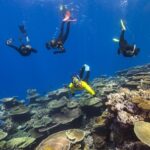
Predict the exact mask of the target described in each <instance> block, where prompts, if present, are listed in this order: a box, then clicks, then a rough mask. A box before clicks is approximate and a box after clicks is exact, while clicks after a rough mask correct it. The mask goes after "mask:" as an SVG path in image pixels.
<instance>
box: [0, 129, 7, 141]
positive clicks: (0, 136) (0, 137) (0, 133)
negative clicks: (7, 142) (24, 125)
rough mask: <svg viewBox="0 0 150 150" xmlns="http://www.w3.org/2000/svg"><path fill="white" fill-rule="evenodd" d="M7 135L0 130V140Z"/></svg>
mask: <svg viewBox="0 0 150 150" xmlns="http://www.w3.org/2000/svg"><path fill="white" fill-rule="evenodd" d="M6 136H7V133H6V132H4V131H3V130H0V140H3V139H4V138H5V137H6Z"/></svg>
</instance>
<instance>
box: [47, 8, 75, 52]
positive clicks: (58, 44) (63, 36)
mask: <svg viewBox="0 0 150 150" xmlns="http://www.w3.org/2000/svg"><path fill="white" fill-rule="evenodd" d="M70 17H71V13H70V11H66V12H65V17H64V19H63V20H62V24H61V29H60V33H59V36H58V37H57V38H56V39H52V40H51V41H48V42H47V43H46V44H45V46H46V48H47V49H48V50H50V49H57V50H56V51H54V52H53V53H54V54H58V53H64V52H65V51H66V50H65V48H64V43H65V42H66V40H67V38H68V35H69V31H70V22H71V21H76V19H74V20H71V19H70ZM65 24H66V31H65V32H64V28H65Z"/></svg>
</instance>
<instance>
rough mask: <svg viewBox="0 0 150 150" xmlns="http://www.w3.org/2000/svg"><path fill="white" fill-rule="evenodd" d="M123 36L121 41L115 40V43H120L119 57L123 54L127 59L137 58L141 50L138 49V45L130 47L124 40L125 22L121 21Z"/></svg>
mask: <svg viewBox="0 0 150 150" xmlns="http://www.w3.org/2000/svg"><path fill="white" fill-rule="evenodd" d="M121 27H122V31H121V35H120V39H119V40H118V39H115V38H114V39H113V40H114V41H115V42H119V48H118V55H120V54H122V55H123V56H125V57H133V56H137V55H138V53H139V51H140V49H139V48H137V47H136V45H135V44H134V45H129V44H128V42H127V41H126V40H125V39H124V33H125V31H126V28H125V26H124V23H123V21H122V20H121Z"/></svg>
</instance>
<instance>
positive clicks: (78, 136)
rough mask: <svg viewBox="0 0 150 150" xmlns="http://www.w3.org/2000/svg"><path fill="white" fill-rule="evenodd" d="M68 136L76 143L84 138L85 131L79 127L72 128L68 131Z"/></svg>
mask: <svg viewBox="0 0 150 150" xmlns="http://www.w3.org/2000/svg"><path fill="white" fill-rule="evenodd" d="M66 136H67V138H68V139H69V140H70V141H71V142H72V143H76V142H80V141H82V140H83V139H84V137H85V133H84V131H82V130H79V129H70V130H67V131H66Z"/></svg>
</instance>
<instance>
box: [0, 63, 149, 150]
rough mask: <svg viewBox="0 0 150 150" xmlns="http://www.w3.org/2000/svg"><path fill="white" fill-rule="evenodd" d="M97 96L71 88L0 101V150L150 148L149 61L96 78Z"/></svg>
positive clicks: (131, 149)
mask: <svg viewBox="0 0 150 150" xmlns="http://www.w3.org/2000/svg"><path fill="white" fill-rule="evenodd" d="M91 85H92V87H93V88H94V90H95V91H96V96H95V97H92V96H90V95H89V94H87V93H82V94H80V95H78V96H77V97H72V98H70V97H69V91H68V89H66V88H62V89H58V90H56V91H52V92H48V93H47V94H46V95H42V96H41V95H40V94H39V93H38V92H37V90H36V89H29V90H27V101H28V105H25V103H24V101H23V100H19V99H18V97H10V98H3V99H1V100H0V101H1V103H0V128H1V130H0V150H8V149H9V150H62V149H63V150H150V65H149V64H148V65H144V66H137V67H134V68H130V69H127V70H124V71H120V72H118V73H117V74H116V75H115V76H114V77H107V76H103V77H100V78H96V79H94V80H93V82H91Z"/></svg>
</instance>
